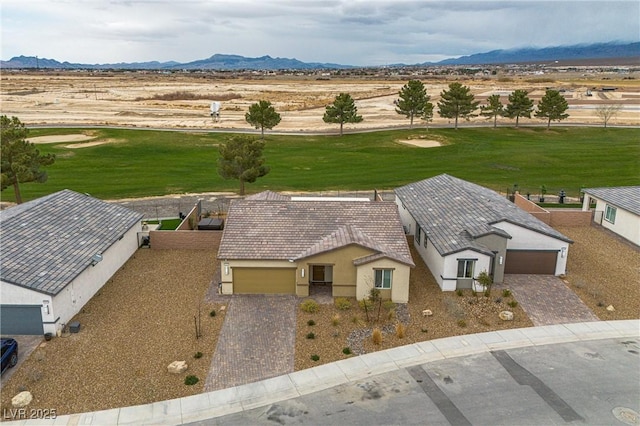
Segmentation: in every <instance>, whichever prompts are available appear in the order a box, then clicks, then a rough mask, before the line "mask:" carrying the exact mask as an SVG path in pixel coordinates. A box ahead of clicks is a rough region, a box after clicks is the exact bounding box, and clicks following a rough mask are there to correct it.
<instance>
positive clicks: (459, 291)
mask: <svg viewBox="0 0 640 426" xmlns="http://www.w3.org/2000/svg"><path fill="white" fill-rule="evenodd" d="M456 294H457V295H458V296H459V297H462V294H463V293H462V289H460V288H459V289H457V290H456Z"/></svg>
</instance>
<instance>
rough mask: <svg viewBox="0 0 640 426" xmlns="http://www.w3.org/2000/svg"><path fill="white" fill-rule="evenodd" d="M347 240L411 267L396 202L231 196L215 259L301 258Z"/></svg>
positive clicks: (346, 242) (342, 245)
mask: <svg viewBox="0 0 640 426" xmlns="http://www.w3.org/2000/svg"><path fill="white" fill-rule="evenodd" d="M350 244H357V245H360V246H363V247H366V248H369V249H371V250H373V251H374V252H375V255H378V256H379V257H389V258H392V259H394V260H396V261H398V262H401V263H405V264H408V265H411V266H413V265H414V264H413V260H412V259H411V254H410V252H409V246H408V244H407V240H406V237H405V235H404V231H403V229H402V223H401V222H400V217H399V215H398V209H397V207H396V205H395V204H394V203H392V202H384V201H379V202H348V201H331V200H330V199H326V200H323V201H286V200H273V199H271V200H248V199H245V200H234V201H233V202H232V203H231V206H230V207H229V213H228V216H227V222H226V226H225V229H224V233H223V235H222V240H221V242H220V249H219V251H218V258H219V259H256V260H257V259H263V260H299V259H303V258H305V257H309V256H313V255H315V254H318V253H323V252H327V251H331V250H334V249H337V248H340V247H344V246H347V245H350ZM371 260H374V259H373V258H371V259H369V261H371ZM360 261H362V259H360Z"/></svg>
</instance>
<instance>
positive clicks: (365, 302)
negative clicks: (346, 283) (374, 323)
mask: <svg viewBox="0 0 640 426" xmlns="http://www.w3.org/2000/svg"><path fill="white" fill-rule="evenodd" d="M358 305H360V309H364V307H365V306H366V307H367V310H368V311H370V310H371V308H373V302H372V301H371V300H369V299H362V300H359V301H358Z"/></svg>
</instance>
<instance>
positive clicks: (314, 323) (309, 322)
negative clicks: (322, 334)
mask: <svg viewBox="0 0 640 426" xmlns="http://www.w3.org/2000/svg"><path fill="white" fill-rule="evenodd" d="M307 325H308V326H312V325H316V322H315V321H314V320H309V321H307Z"/></svg>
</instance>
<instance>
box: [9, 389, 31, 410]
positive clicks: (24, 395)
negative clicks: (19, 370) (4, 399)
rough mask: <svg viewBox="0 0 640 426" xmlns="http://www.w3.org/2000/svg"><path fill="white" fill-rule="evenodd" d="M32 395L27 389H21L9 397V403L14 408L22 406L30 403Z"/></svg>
mask: <svg viewBox="0 0 640 426" xmlns="http://www.w3.org/2000/svg"><path fill="white" fill-rule="evenodd" d="M32 399H33V395H31V392H29V391H23V392H20V393H19V394H17V395H16V396H14V397H13V398H11V405H13V406H14V407H15V408H23V407H26V406H27V405H29V404H30V403H31V400H32Z"/></svg>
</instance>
